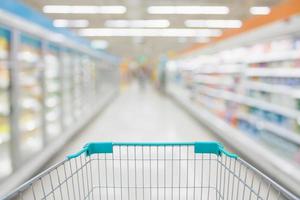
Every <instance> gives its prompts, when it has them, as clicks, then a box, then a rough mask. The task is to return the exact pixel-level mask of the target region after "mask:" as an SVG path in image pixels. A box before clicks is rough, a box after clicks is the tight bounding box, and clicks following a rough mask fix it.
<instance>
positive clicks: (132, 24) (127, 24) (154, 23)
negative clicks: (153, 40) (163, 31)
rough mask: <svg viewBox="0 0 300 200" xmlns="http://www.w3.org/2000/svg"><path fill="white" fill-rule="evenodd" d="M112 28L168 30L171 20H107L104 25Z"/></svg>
mask: <svg viewBox="0 0 300 200" xmlns="http://www.w3.org/2000/svg"><path fill="white" fill-rule="evenodd" d="M104 25H105V26H106V27H112V28H166V27H169V26H170V22H169V20H166V19H153V20H107V21H106V22H105V24H104Z"/></svg>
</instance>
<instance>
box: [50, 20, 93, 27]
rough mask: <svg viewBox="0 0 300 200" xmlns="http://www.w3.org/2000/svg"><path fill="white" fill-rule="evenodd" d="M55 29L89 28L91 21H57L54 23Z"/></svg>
mask: <svg viewBox="0 0 300 200" xmlns="http://www.w3.org/2000/svg"><path fill="white" fill-rule="evenodd" d="M53 25H54V26H55V27H71V28H84V27H87V26H89V21H88V20H85V19H78V20H67V19H55V20H54V21H53Z"/></svg>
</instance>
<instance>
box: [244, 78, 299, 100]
mask: <svg viewBox="0 0 300 200" xmlns="http://www.w3.org/2000/svg"><path fill="white" fill-rule="evenodd" d="M244 87H245V88H246V89H251V90H259V91H264V92H270V93H277V94H282V95H287V96H291V97H293V98H300V90H299V89H295V88H293V87H291V86H285V85H279V84H270V83H262V82H258V81H245V83H244Z"/></svg>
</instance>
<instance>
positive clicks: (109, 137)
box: [51, 85, 216, 164]
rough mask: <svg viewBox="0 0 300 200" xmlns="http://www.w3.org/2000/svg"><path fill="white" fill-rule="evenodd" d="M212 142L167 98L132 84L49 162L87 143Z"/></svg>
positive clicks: (207, 134)
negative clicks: (141, 89)
mask: <svg viewBox="0 0 300 200" xmlns="http://www.w3.org/2000/svg"><path fill="white" fill-rule="evenodd" d="M195 140H203V141H205V140H206V141H207V140H216V138H214V137H213V136H212V135H211V133H210V132H209V131H208V130H206V129H205V128H203V127H201V126H200V125H199V124H198V123H197V122H195V121H194V120H193V119H192V118H191V117H190V116H189V115H187V114H186V113H185V112H184V111H183V110H181V109H180V108H179V107H178V106H177V105H175V104H174V103H173V102H172V101H171V100H170V99H168V98H166V97H164V96H161V95H160V94H159V93H157V92H156V91H155V90H154V89H152V88H151V87H148V88H147V89H146V91H140V89H139V88H138V87H137V85H133V86H131V87H130V88H128V89H127V90H126V91H124V92H122V93H121V94H120V96H119V97H117V99H116V100H115V101H114V102H113V103H112V104H111V105H110V106H109V107H108V108H107V109H106V110H105V111H104V112H103V113H101V114H100V115H99V117H98V118H97V119H96V120H95V121H94V122H92V123H91V124H90V125H89V126H88V127H87V128H86V129H85V130H84V131H82V133H80V134H79V135H78V136H77V137H76V138H74V139H73V140H72V141H71V142H70V143H69V145H67V146H66V147H65V148H64V149H63V151H62V152H60V153H59V154H58V155H57V156H56V157H55V159H54V160H53V162H52V163H51V164H53V163H54V162H57V161H59V160H61V159H63V158H64V156H65V155H67V154H69V153H74V152H76V151H78V150H79V149H80V148H81V147H82V146H83V145H84V144H85V143H87V142H90V141H125V142H127V141H128V142H130V141H195Z"/></svg>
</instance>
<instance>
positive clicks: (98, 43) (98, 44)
mask: <svg viewBox="0 0 300 200" xmlns="http://www.w3.org/2000/svg"><path fill="white" fill-rule="evenodd" d="M91 46H92V47H93V48H95V49H106V48H107V47H108V42H107V41H106V40H93V41H92V42H91Z"/></svg>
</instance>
